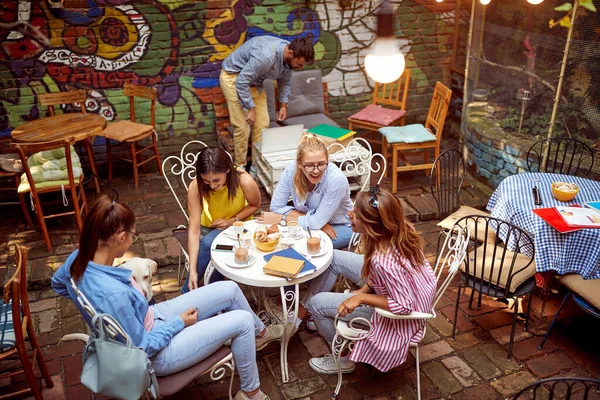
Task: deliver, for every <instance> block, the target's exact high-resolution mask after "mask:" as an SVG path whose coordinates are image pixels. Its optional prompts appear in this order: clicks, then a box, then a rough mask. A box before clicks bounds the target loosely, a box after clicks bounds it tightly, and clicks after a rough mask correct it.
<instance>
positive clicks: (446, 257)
mask: <svg viewBox="0 0 600 400" xmlns="http://www.w3.org/2000/svg"><path fill="white" fill-rule="evenodd" d="M469 237H470V232H469V228H468V227H464V228H463V227H460V226H455V227H453V229H452V230H450V231H449V232H448V233H447V234H446V239H445V241H444V246H443V247H442V254H440V255H439V256H438V257H437V261H436V264H435V268H434V270H433V272H434V274H435V276H436V277H437V280H438V289H437V290H436V292H435V296H434V298H433V304H432V305H431V311H430V312H428V313H421V312H411V313H410V314H407V315H396V314H393V313H392V312H390V311H387V310H383V309H381V308H377V307H375V312H376V313H378V314H379V315H382V316H383V317H386V318H391V319H404V320H410V319H417V320H422V321H423V325H424V326H423V337H425V331H426V328H427V327H426V326H425V322H426V321H427V320H429V319H433V318H435V317H436V313H435V306H436V304H437V303H438V301H439V300H440V299H441V298H442V296H443V295H444V292H445V291H446V289H447V288H448V286H449V285H450V283H451V282H452V279H453V278H454V275H455V274H456V272H457V271H458V269H459V267H460V265H461V264H462V263H463V262H464V260H465V257H466V255H467V246H468V244H469ZM445 270H447V271H448V274H447V276H446V277H445V278H444V277H443V274H444V271H445ZM441 279H443V282H442V283H441V285H439V282H440V280H441ZM334 324H335V329H336V335H335V337H334V339H333V342H332V343H331V354H332V356H333V357H334V359H335V361H336V364H337V368H338V382H337V386H336V388H335V391H334V392H333V398H336V397H337V395H338V394H339V392H340V389H341V387H342V369H341V363H340V357H341V355H342V353H343V352H344V350H345V349H346V348H347V349H348V350H349V351H352V348H353V347H354V344H355V343H356V342H357V341H361V340H365V339H367V338H368V337H369V335H370V332H371V328H372V326H371V322H370V321H369V320H367V319H365V318H361V317H357V318H353V319H352V320H350V321H343V320H341V319H340V316H339V314H338V315H336V317H335V320H334ZM410 347H412V348H414V349H415V353H414V355H415V362H416V366H417V396H418V399H419V400H421V377H420V364H419V343H411V344H410Z"/></svg>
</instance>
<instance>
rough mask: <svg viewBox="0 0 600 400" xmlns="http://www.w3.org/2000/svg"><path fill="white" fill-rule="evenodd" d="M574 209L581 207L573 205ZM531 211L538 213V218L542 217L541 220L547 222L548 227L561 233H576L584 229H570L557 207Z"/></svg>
mask: <svg viewBox="0 0 600 400" xmlns="http://www.w3.org/2000/svg"><path fill="white" fill-rule="evenodd" d="M572 207H580V206H578V205H573V206H572ZM531 211H533V212H534V213H536V214H537V216H538V217H540V218H541V219H543V220H544V221H546V222H547V223H548V225H550V226H551V227H553V228H554V229H556V230H557V231H559V232H560V233H568V232H575V231H579V230H581V229H583V228H573V227H570V226H569V225H567V223H566V222H565V220H564V219H563V218H562V217H561V216H560V214H559V213H558V210H557V209H556V207H550V208H535V209H533V210H531Z"/></svg>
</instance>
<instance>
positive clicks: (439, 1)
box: [435, 0, 543, 3]
mask: <svg viewBox="0 0 600 400" xmlns="http://www.w3.org/2000/svg"><path fill="white" fill-rule="evenodd" d="M435 1H437V2H438V3H441V2H442V1H444V0H435ZM542 1H543V0H542Z"/></svg>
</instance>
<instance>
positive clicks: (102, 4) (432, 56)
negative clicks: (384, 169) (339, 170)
mask: <svg viewBox="0 0 600 400" xmlns="http://www.w3.org/2000/svg"><path fill="white" fill-rule="evenodd" d="M82 1H83V3H82ZM55 3H56V2H51V1H49V0H36V1H34V0H0V22H5V23H6V22H8V23H10V22H14V21H26V22H29V23H30V24H32V25H33V26H35V27H36V28H38V29H39V30H40V31H41V32H42V33H43V34H44V35H45V36H47V37H48V38H49V40H50V45H49V46H45V45H43V44H41V43H40V42H39V41H37V40H36V39H35V37H33V36H31V35H23V34H22V33H20V32H18V31H14V30H11V29H3V30H2V29H0V41H1V45H0V130H7V129H10V128H14V127H16V126H19V125H20V124H21V123H23V122H24V121H28V120H32V119H36V118H39V117H40V116H44V115H45V110H42V109H40V108H39V107H38V105H37V96H38V94H40V93H46V92H58V91H67V90H72V89H86V90H87V93H88V99H87V102H86V109H87V110H88V112H93V113H98V114H101V115H102V116H104V117H105V118H106V119H107V120H109V121H112V120H114V119H115V118H128V116H129V115H128V113H129V110H128V102H126V100H125V99H124V98H123V96H122V90H121V88H122V87H123V84H124V83H125V82H133V83H136V84H141V85H147V86H154V87H156V88H157V90H158V93H159V98H158V102H159V105H158V107H157V119H156V121H157V125H158V126H157V128H158V129H157V130H158V132H159V134H160V137H161V139H163V140H164V139H167V138H170V137H171V138H172V137H180V136H191V135H194V136H196V135H199V134H210V133H213V132H214V121H213V120H214V114H213V112H212V104H211V102H210V101H206V100H207V99H205V98H203V99H201V98H200V97H199V96H198V95H197V94H196V93H197V92H196V89H198V88H215V90H218V89H217V88H218V76H219V72H220V69H221V63H222V61H223V60H224V59H225V57H227V55H229V54H230V53H231V52H232V51H233V50H234V49H235V48H236V47H237V46H239V45H240V44H241V43H243V42H244V41H245V40H247V39H249V38H252V37H254V36H261V35H276V36H279V37H282V38H285V39H290V40H291V39H294V38H296V37H301V36H302V37H308V38H311V39H312V40H313V43H314V44H315V49H316V59H317V63H316V67H317V68H320V69H321V70H322V71H323V75H324V77H325V78H324V79H325V81H327V82H328V83H329V90H330V110H331V112H332V116H333V117H334V118H337V119H339V120H340V122H343V119H344V118H345V117H346V116H347V115H349V113H351V112H352V111H355V110H357V109H359V108H360V107H362V106H363V105H364V104H365V102H367V101H368V100H369V95H370V93H371V90H372V82H370V81H369V80H368V79H367V77H366V76H365V73H364V70H363V59H364V56H365V55H366V53H367V51H368V47H369V46H370V45H371V43H372V41H373V39H374V36H375V32H374V26H375V15H376V9H377V6H378V5H379V1H369V0H363V1H355V2H351V3H352V4H351V5H350V6H348V7H347V8H345V9H342V8H341V5H340V2H338V1H315V0H309V1H268V2H267V1H263V0H254V1H250V0H232V1H225V0H209V1H193V2H192V1H185V0H163V1H158V0H137V1H130V0H78V1H77V3H72V4H70V3H69V0H64V3H62V5H63V7H62V8H54V6H55ZM346 3H347V2H346ZM394 3H395V6H396V7H397V10H398V13H397V14H398V19H397V20H398V26H397V34H398V37H399V38H400V43H401V44H402V46H403V50H404V52H405V53H406V54H407V65H408V66H409V67H410V68H412V69H413V73H412V76H413V87H414V90H415V96H414V101H413V102H412V104H410V106H409V108H410V109H413V110H415V111H418V110H420V109H421V108H426V107H427V105H428V102H429V98H430V96H431V90H432V88H433V84H434V83H435V81H436V80H446V81H447V80H448V79H449V71H448V63H449V59H450V53H449V52H450V48H451V46H450V45H449V44H450V36H451V31H452V24H451V19H448V18H446V17H447V16H446V17H445V16H444V15H445V14H444V13H445V11H447V10H448V9H449V8H448V7H450V9H452V8H453V7H452V6H451V5H447V4H446V8H445V9H444V10H441V9H440V10H436V9H435V8H433V7H432V6H425V5H423V4H421V3H425V1H423V0H403V1H395V2H394ZM432 82H433V83H432ZM421 96H422V99H421ZM415 117H417V118H418V112H415ZM142 118H143V115H142Z"/></svg>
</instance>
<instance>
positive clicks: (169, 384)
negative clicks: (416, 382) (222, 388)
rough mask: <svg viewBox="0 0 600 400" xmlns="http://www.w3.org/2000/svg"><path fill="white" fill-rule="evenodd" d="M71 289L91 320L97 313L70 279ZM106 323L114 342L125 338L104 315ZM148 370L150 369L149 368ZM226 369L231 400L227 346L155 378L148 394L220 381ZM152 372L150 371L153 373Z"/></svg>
mask: <svg viewBox="0 0 600 400" xmlns="http://www.w3.org/2000/svg"><path fill="white" fill-rule="evenodd" d="M71 288H73V290H74V291H75V293H77V302H78V303H79V305H80V306H81V308H82V309H83V310H84V311H85V313H86V314H87V315H88V316H89V317H90V319H91V318H93V317H94V316H95V315H96V314H97V312H96V310H95V309H94V307H93V306H92V304H91V303H90V302H89V300H88V299H87V298H86V297H85V295H84V294H83V293H82V292H81V291H80V290H79V288H78V287H77V285H76V284H75V282H74V281H73V278H71ZM103 321H104V322H105V323H106V327H107V332H108V334H109V335H110V336H111V337H112V338H113V339H115V340H118V338H119V337H122V338H127V337H128V335H127V333H126V332H125V331H123V330H122V329H121V327H120V326H119V325H118V324H117V323H115V322H114V320H113V318H112V317H111V316H108V315H106V316H105V317H104V318H103ZM150 368H152V367H151V366H150ZM227 369H229V370H230V371H231V378H230V381H229V399H230V400H231V399H233V397H232V394H231V390H232V388H233V376H234V375H235V360H234V359H233V353H232V352H231V349H230V348H229V347H227V346H221V347H220V348H219V349H217V351H215V352H214V353H213V354H212V355H210V356H209V357H208V358H206V359H204V360H202V361H200V362H199V363H198V364H196V365H194V366H191V367H189V368H187V369H184V370H183V371H179V372H176V373H174V374H171V375H167V376H157V377H156V382H155V383H154V384H151V386H150V387H149V388H148V392H149V393H150V395H151V396H152V397H153V398H155V399H160V398H162V397H164V396H171V395H173V394H175V393H177V392H178V391H180V390H181V389H183V388H184V387H186V386H187V385H188V384H189V383H190V382H192V381H193V380H194V379H196V378H198V377H200V376H202V375H205V374H209V376H210V378H211V379H212V380H213V381H218V380H220V379H222V378H223V377H224V376H225V374H226V373H227ZM153 372H154V371H150V373H153Z"/></svg>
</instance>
